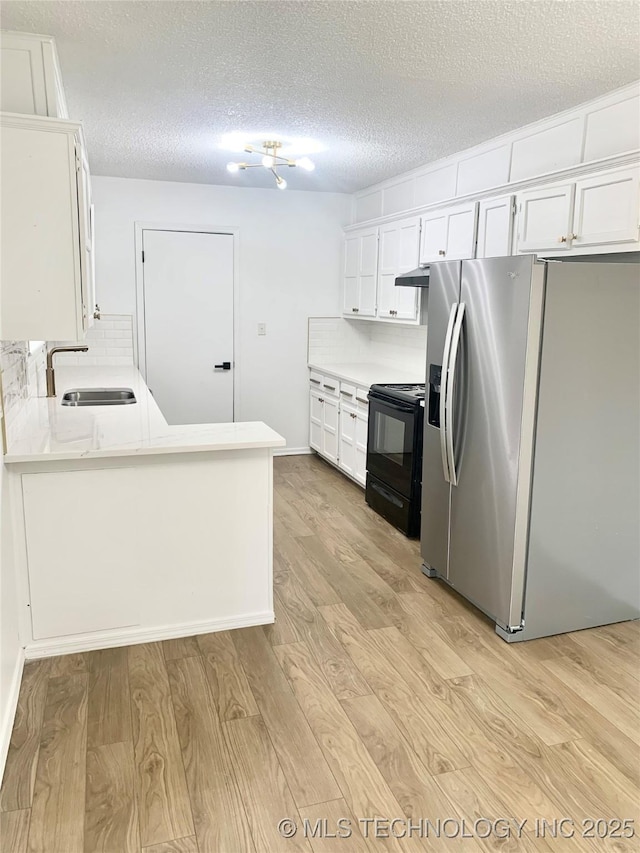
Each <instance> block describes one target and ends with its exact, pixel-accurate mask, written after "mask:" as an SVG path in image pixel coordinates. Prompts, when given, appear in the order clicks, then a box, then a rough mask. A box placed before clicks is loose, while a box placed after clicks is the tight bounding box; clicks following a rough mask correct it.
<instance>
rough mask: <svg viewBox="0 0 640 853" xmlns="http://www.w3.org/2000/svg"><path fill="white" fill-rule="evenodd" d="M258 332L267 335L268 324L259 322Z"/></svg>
mask: <svg viewBox="0 0 640 853" xmlns="http://www.w3.org/2000/svg"><path fill="white" fill-rule="evenodd" d="M258 334H259V335H266V334H267V324H266V323H258Z"/></svg>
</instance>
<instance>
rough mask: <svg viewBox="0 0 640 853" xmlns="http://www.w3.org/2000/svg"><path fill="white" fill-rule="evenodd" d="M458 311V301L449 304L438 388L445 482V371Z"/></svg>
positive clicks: (447, 471)
mask: <svg viewBox="0 0 640 853" xmlns="http://www.w3.org/2000/svg"><path fill="white" fill-rule="evenodd" d="M457 311H458V303H457V302H454V303H453V305H452V306H451V313H450V314H449V324H448V325H447V334H446V335H445V338H444V350H443V351H442V373H443V379H444V381H443V382H442V385H441V390H440V453H441V455H442V473H443V474H444V479H445V481H446V482H447V483H450V482H451V478H450V477H449V461H448V457H447V413H446V401H447V371H448V368H449V356H450V354H451V338H452V336H453V326H454V323H455V319H456V313H457Z"/></svg>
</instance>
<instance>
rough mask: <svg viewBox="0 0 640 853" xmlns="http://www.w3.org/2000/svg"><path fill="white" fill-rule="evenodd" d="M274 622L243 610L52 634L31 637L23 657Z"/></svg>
mask: <svg viewBox="0 0 640 853" xmlns="http://www.w3.org/2000/svg"><path fill="white" fill-rule="evenodd" d="M272 622H275V615H274V612H273V610H265V611H263V612H259V613H247V614H245V615H244V616H234V617H232V618H225V619H211V620H208V621H205V622H183V623H182V624H179V625H158V626H155V627H153V628H140V627H136V626H131V627H128V628H117V629H114V630H113V631H96V632H93V633H90V634H76V635H75V636H73V637H55V638H54V639H51V640H34V642H32V643H29V645H28V646H27V647H26V649H25V657H26V658H27V660H34V659H37V658H48V657H52V656H53V655H68V654H71V653H72V652H94V651H96V650H97V649H111V648H114V647H116V646H136V645H139V644H140V643H155V642H158V641H159V640H173V639H175V638H176V637H192V636H194V635H195V634H211V633H213V632H214V631H229V630H231V629H232V628H249V627H251V626H253V625H270V624H271V623H272Z"/></svg>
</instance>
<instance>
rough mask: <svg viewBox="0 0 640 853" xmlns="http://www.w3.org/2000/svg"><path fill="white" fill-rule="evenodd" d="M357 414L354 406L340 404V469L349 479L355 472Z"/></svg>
mask: <svg viewBox="0 0 640 853" xmlns="http://www.w3.org/2000/svg"><path fill="white" fill-rule="evenodd" d="M357 420H358V412H357V409H356V408H355V406H350V405H348V404H347V403H344V402H343V403H341V404H340V468H341V469H342V470H343V471H344V472H345V473H346V474H348V475H349V476H350V477H354V476H355V471H356V424H357Z"/></svg>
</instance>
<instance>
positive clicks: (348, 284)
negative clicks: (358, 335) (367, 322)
mask: <svg viewBox="0 0 640 853" xmlns="http://www.w3.org/2000/svg"><path fill="white" fill-rule="evenodd" d="M359 267H360V238H359V237H358V236H355V235H350V236H348V237H347V238H346V240H345V244H344V280H343V288H344V289H343V303H342V312H343V314H346V315H348V316H352V315H353V314H355V313H356V310H357V308H358V270H359Z"/></svg>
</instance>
